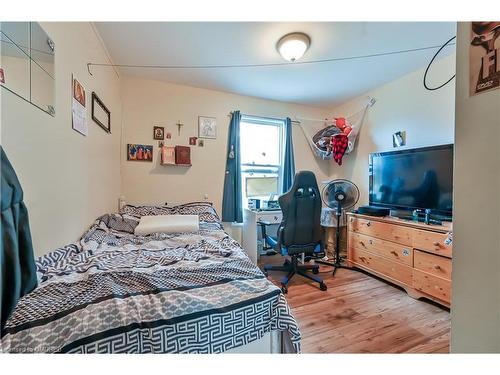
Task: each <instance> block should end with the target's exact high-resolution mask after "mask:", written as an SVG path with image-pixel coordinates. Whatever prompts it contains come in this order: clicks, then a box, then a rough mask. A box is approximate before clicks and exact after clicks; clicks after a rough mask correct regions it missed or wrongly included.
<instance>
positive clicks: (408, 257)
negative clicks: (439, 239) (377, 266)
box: [348, 232, 413, 267]
mask: <svg viewBox="0 0 500 375" xmlns="http://www.w3.org/2000/svg"><path fill="white" fill-rule="evenodd" d="M348 245H349V247H352V248H356V249H359V250H365V251H369V252H370V253H373V254H376V255H380V256H382V257H385V258H388V259H389V260H392V261H394V262H399V263H403V264H406V265H407V266H410V267H411V266H413V249H412V248H411V247H410V246H405V245H400V244H397V243H395V242H390V241H386V240H381V239H379V238H375V237H368V236H366V235H364V234H359V233H355V232H349V236H348Z"/></svg>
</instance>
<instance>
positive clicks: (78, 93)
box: [73, 77, 85, 107]
mask: <svg viewBox="0 0 500 375" xmlns="http://www.w3.org/2000/svg"><path fill="white" fill-rule="evenodd" d="M73 98H74V99H75V100H76V101H77V102H78V103H80V104H81V105H82V106H83V107H85V89H84V88H83V86H82V84H81V83H80V82H78V80H77V79H76V78H75V77H73Z"/></svg>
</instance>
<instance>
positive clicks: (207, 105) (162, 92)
mask: <svg viewBox="0 0 500 375" xmlns="http://www.w3.org/2000/svg"><path fill="white" fill-rule="evenodd" d="M122 81H123V82H122V99H123V119H124V128H123V132H124V134H123V135H124V136H123V145H122V175H123V188H122V190H123V194H124V195H125V198H126V200H127V202H129V203H131V204H140V203H164V202H168V203H172V204H174V203H179V202H186V201H193V200H203V199H204V194H207V195H208V200H210V201H212V202H214V204H215V207H216V209H217V210H218V211H219V212H221V206H222V193H223V191H222V190H223V184H224V171H225V165H226V150H227V136H228V126H229V121H230V118H229V117H228V114H229V112H230V111H233V110H240V111H241V112H242V113H246V114H252V115H257V116H269V117H281V118H284V117H287V116H289V117H291V118H294V117H295V116H303V117H319V118H324V116H325V115H326V114H327V111H326V110H324V109H318V108H313V107H307V106H301V105H296V104H290V103H283V102H276V101H270V100H263V99H257V98H252V97H247V96H241V95H235V94H230V93H225V92H219V91H213V90H206V89H200V88H194V87H189V86H181V85H175V84H169V83H164V82H159V81H152V80H144V79H138V78H132V77H123V79H122ZM199 115H201V116H210V117H216V119H217V126H218V133H217V139H216V140H211V139H206V140H205V146H204V147H198V146H194V147H191V161H192V164H193V166H192V167H190V168H184V167H175V166H162V165H160V164H159V163H160V158H159V148H158V141H154V140H153V126H154V125H159V126H164V127H165V131H166V132H171V133H172V139H171V140H166V144H167V145H188V138H189V137H193V136H198V116H199ZM179 120H180V121H181V122H182V123H184V126H183V127H182V129H181V135H180V136H178V133H177V126H175V124H176V123H177V122H178V121H179ZM293 142H294V151H295V167H296V170H297V171H299V170H305V169H307V170H312V171H314V172H315V173H316V175H317V178H318V181H322V180H324V179H325V178H327V176H328V168H329V162H327V161H322V160H317V159H315V157H314V156H313V154H312V152H311V150H310V148H309V145H308V144H307V141H306V139H305V137H304V136H303V134H302V132H301V130H300V128H299V127H298V126H296V125H294V126H293ZM128 143H143V144H149V145H151V144H152V145H154V160H153V163H148V162H134V161H127V160H126V144H128Z"/></svg>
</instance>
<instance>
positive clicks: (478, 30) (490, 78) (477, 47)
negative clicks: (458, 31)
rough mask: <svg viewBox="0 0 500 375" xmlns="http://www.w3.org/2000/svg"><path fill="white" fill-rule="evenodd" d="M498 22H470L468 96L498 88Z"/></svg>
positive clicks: (499, 47) (499, 79) (499, 27)
mask: <svg viewBox="0 0 500 375" xmlns="http://www.w3.org/2000/svg"><path fill="white" fill-rule="evenodd" d="M499 36H500V22H498V21H496V22H471V41H470V50H469V62H470V63H469V70H470V72H469V87H470V96H473V95H477V94H480V93H482V92H486V91H490V90H495V89H498V88H500V38H499Z"/></svg>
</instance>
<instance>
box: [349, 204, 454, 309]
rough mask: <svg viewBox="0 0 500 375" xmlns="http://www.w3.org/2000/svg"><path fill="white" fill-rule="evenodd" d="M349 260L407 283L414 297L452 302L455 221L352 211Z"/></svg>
mask: <svg viewBox="0 0 500 375" xmlns="http://www.w3.org/2000/svg"><path fill="white" fill-rule="evenodd" d="M347 221H348V223H347V225H348V228H347V229H348V231H347V263H348V265H349V266H350V267H357V268H360V269H363V270H365V271H367V272H370V273H372V274H374V275H376V276H378V277H381V278H383V279H385V280H388V281H390V282H392V283H394V284H397V285H399V286H401V287H403V288H404V289H405V290H406V292H407V293H408V295H410V296H411V297H413V298H421V297H425V298H429V299H431V300H433V301H436V302H438V303H440V304H442V305H445V306H447V307H449V306H450V302H451V257H452V245H451V244H450V245H447V244H446V243H445V240H446V238H447V234H448V232H450V231H451V223H444V225H442V226H440V225H439V226H438V225H425V224H424V223H417V222H412V221H408V220H401V219H397V218H393V217H373V216H365V215H359V214H348V220H347Z"/></svg>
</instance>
